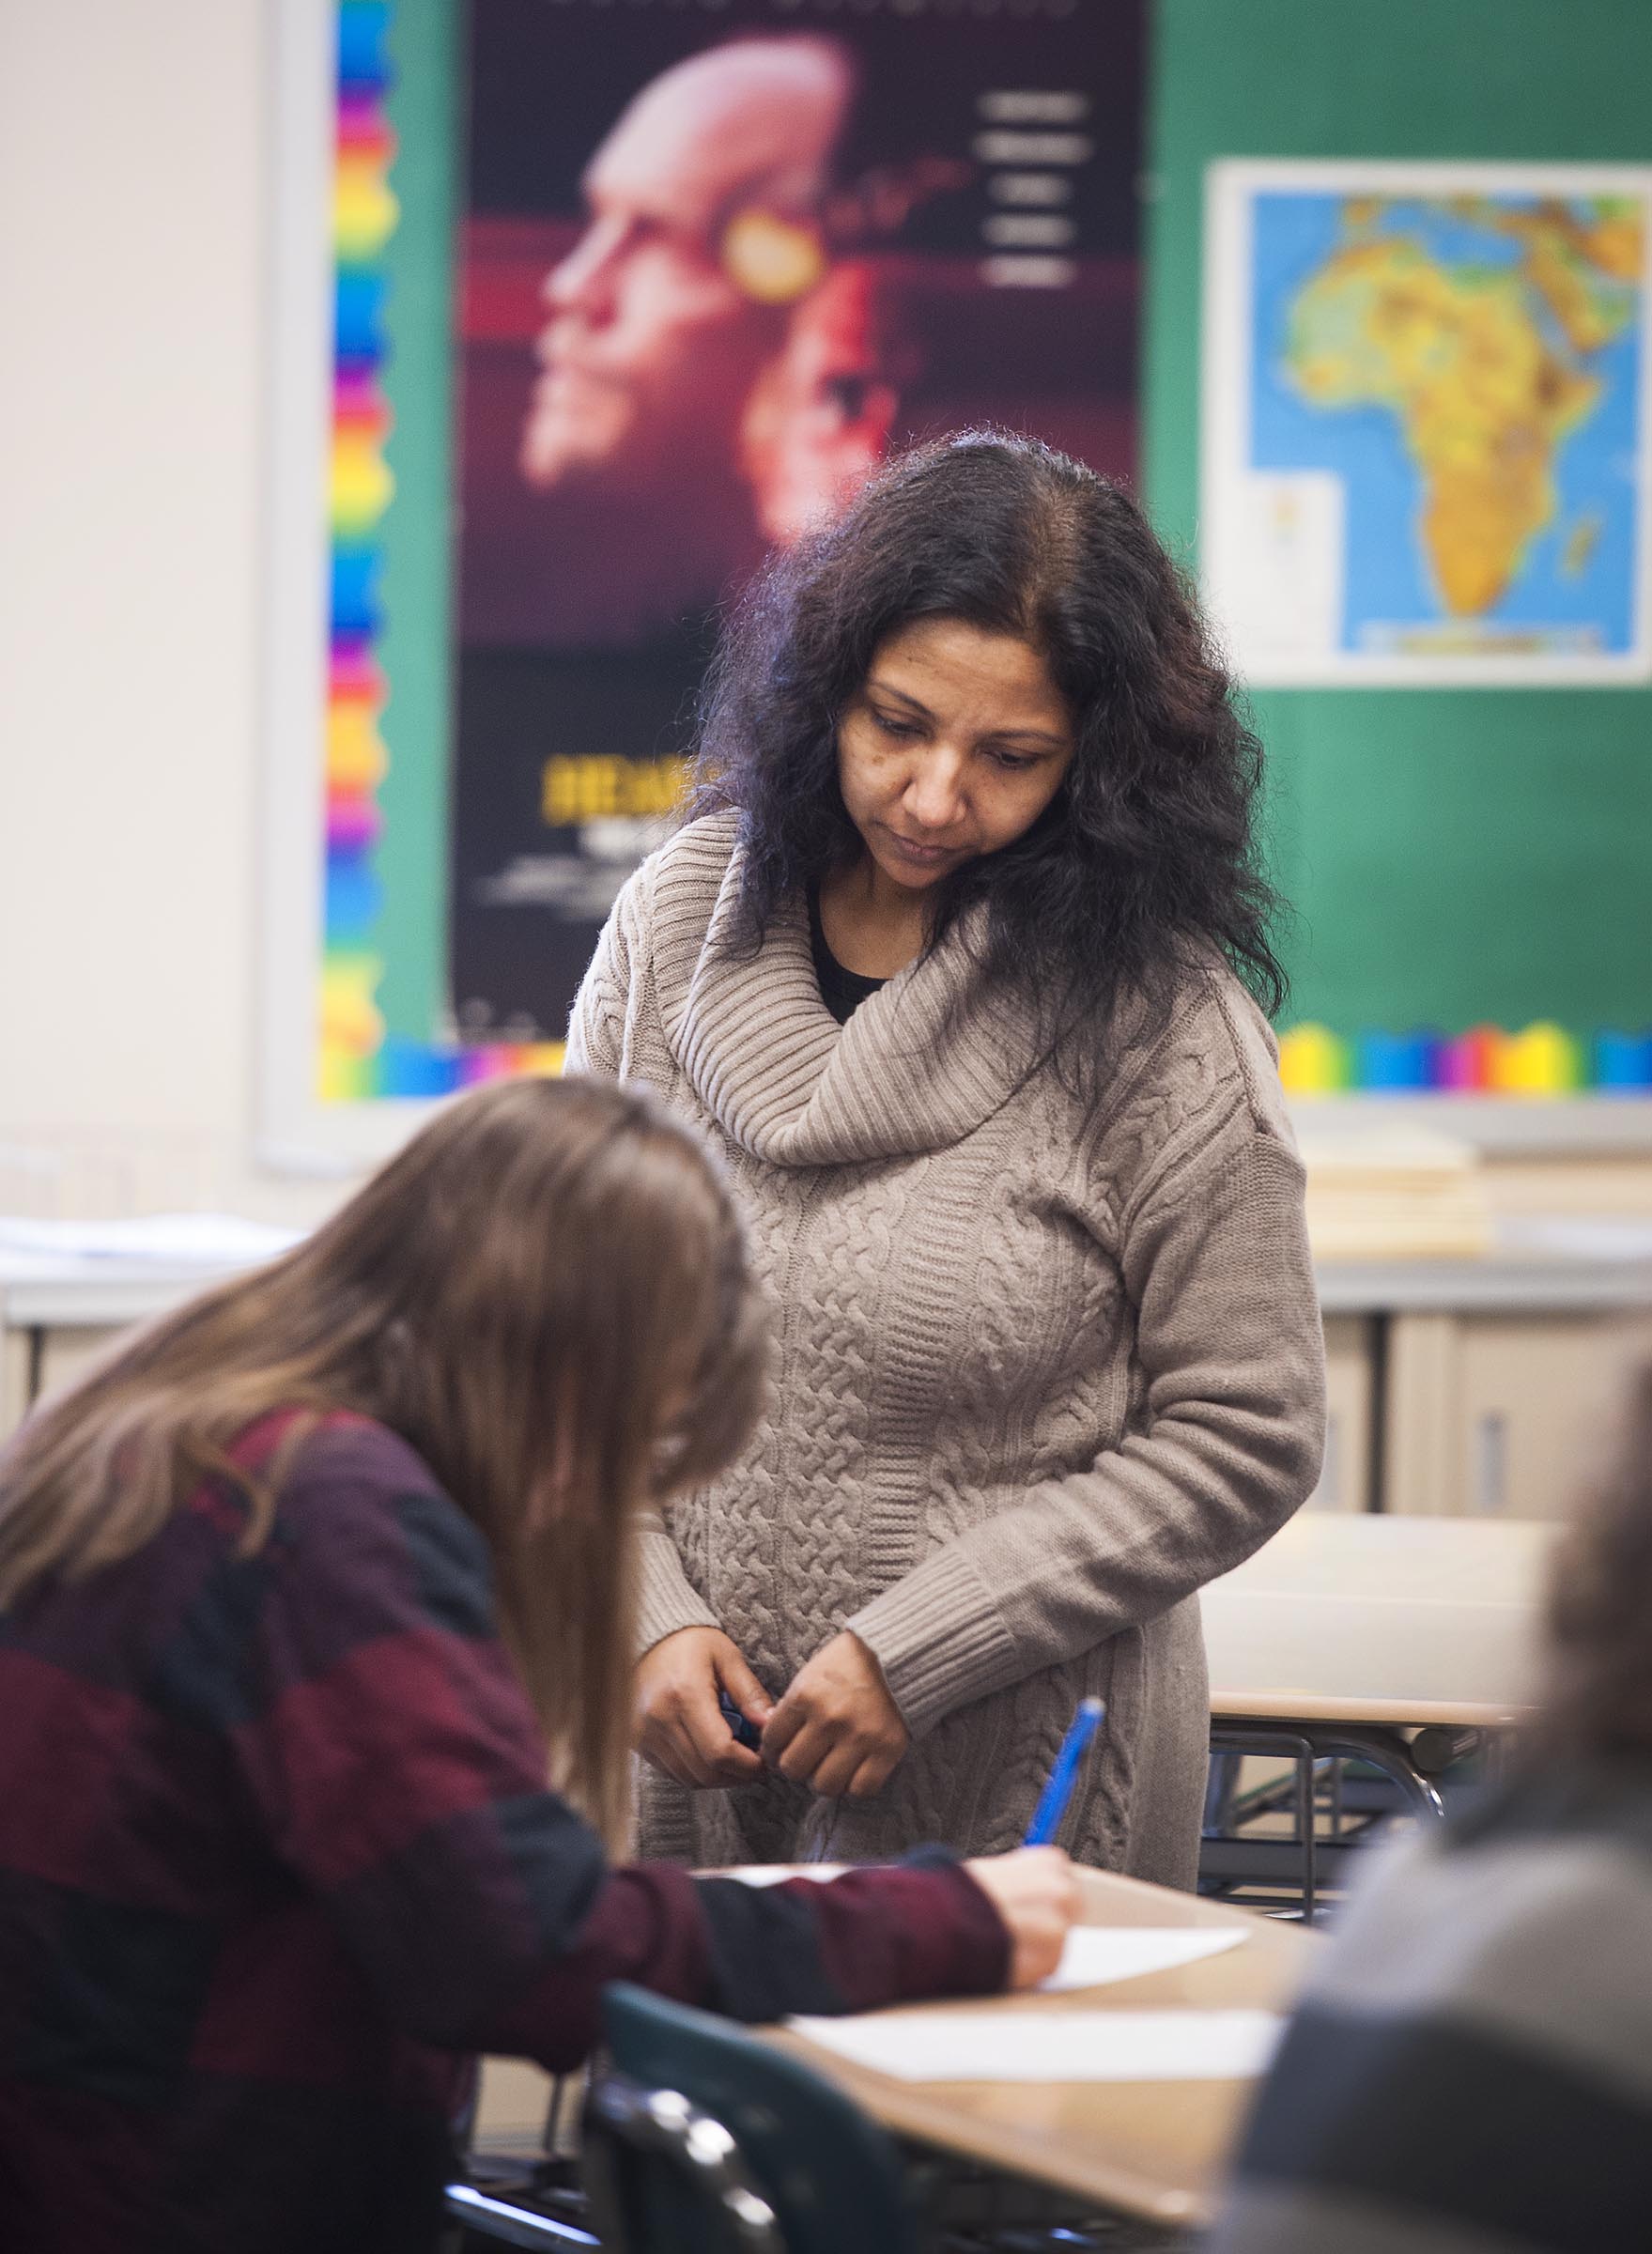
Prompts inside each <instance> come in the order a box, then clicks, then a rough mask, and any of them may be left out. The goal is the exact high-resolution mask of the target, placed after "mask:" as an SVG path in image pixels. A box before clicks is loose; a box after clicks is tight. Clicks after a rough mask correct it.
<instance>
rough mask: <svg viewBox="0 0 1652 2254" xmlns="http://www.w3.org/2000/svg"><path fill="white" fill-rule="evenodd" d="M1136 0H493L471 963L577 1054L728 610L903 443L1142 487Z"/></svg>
mask: <svg viewBox="0 0 1652 2254" xmlns="http://www.w3.org/2000/svg"><path fill="white" fill-rule="evenodd" d="M1142 7H1143V0H994V4H993V5H990V6H988V5H986V4H985V0H971V5H970V6H969V7H968V8H967V9H966V8H965V7H964V6H963V5H961V0H871V4H870V5H867V4H865V0H862V5H859V6H857V7H856V8H854V9H853V10H849V9H843V8H835V7H832V8H828V6H827V5H826V0H813V4H812V5H811V4H810V0H729V4H727V5H724V6H721V7H718V8H712V7H711V6H710V5H709V4H708V5H707V6H704V7H702V8H689V7H687V6H683V5H672V4H670V0H472V4H471V8H470V9H469V12H468V17H467V30H466V35H465V36H466V39H467V44H468V55H467V60H468V88H469V96H468V100H469V115H468V133H467V149H468V159H467V172H466V196H465V210H464V218H463V224H462V229H461V237H460V262H461V263H460V276H459V281H460V307H461V313H460V322H461V337H460V354H461V361H460V369H459V377H460V381H459V407H458V430H457V440H458V454H459V471H458V475H459V502H460V507H459V514H458V526H459V530H458V553H457V558H456V564H457V587H458V608H459V644H460V646H459V658H458V709H457V724H456V731H455V768H454V777H453V785H454V789H453V818H452V833H451V834H452V868H451V875H452V910H451V930H450V972H451V991H452V1001H453V1008H454V1015H455V1022H456V1027H457V1030H458V1033H459V1036H460V1038H461V1039H462V1040H465V1041H469V1042H477V1041H489V1040H493V1041H498V1040H503V1041H516V1040H522V1041H533V1040H550V1041H555V1040H558V1039H560V1037H561V1034H562V1031H563V1028H564V1024H565V1022H566V1016H567V1011H568V1006H569V1003H570V1001H571V999H572V996H573V994H574V991H575V988H576V986H577V984H578V981H579V975H580V973H581V971H582V970H583V968H584V965H585V963H586V961H587V959H588V957H589V955H590V952H591V949H592V947H593V945H594V940H595V937H596V934H597V932H598V930H599V929H600V926H601V923H602V920H603V919H604V917H605V916H606V914H607V912H608V909H609V907H610V905H611V903H612V901H613V898H614V895H615V894H616V892H617V891H618V889H619V888H620V886H621V885H622V884H623V883H624V881H625V877H626V875H627V874H628V873H629V872H630V871H631V869H633V868H634V867H635V866H636V864H637V861H638V860H639V859H640V858H641V856H642V855H643V853H645V852H646V851H647V850H648V849H649V848H650V846H651V845H652V844H653V843H654V842H655V841H656V840H657V839H658V838H659V836H661V835H662V834H663V831H664V828H665V826H666V825H667V823H668V822H669V819H670V814H671V809H672V805H673V803H674V801H675V799H676V796H677V794H678V790H679V787H680V783H681V779H682V765H681V762H682V759H683V758H684V756H685V755H686V753H687V750H688V749H690V747H691V742H692V731H693V713H694V701H695V694H696V690H697V687H698V685H699V682H700V679H701V677H702V673H703V671H704V667H705V663H706V660H707V657H708V655H709V652H710V649H711V646H712V642H713V641H714V640H715V632H716V622H717V618H718V613H719V610H720V609H721V608H722V607H723V606H726V605H727V604H728V603H730V602H731V601H733V600H734V599H736V598H737V596H738V594H739V592H740V589H741V588H742V586H743V585H744V584H745V583H746V581H747V580H748V579H749V577H750V575H751V574H752V572H753V571H754V570H755V569H756V568H757V566H758V565H759V564H760V563H761V561H762V559H763V557H764V554H765V553H767V552H768V551H769V550H770V549H771V548H773V547H774V546H775V545H776V544H778V543H784V542H788V541H791V540H794V539H795V538H796V537H797V535H798V534H799V533H800V532H801V531H803V530H804V529H805V528H806V527H807V526H809V525H810V524H811V522H813V521H815V520H817V519H818V518H820V517H822V516H823V515H826V514H829V512H831V511H832V510H834V509H837V508H840V507H841V505H842V504H843V502H845V501H846V500H847V499H848V498H850V497H851V496H852V495H853V494H854V493H855V491H856V490H857V487H858V486H860V485H861V484H862V483H863V482H864V481H865V479H866V478H867V477H868V476H869V475H870V474H871V473H872V471H873V470H874V469H875V468H876V466H877V464H878V462H879V461H880V460H881V459H882V458H883V457H884V456H885V455H886V454H888V451H889V450H890V449H891V448H892V447H895V446H898V445H901V444H903V443H905V442H907V441H908V440H912V439H916V438H921V437H924V436H927V435H930V434H933V433H934V432H937V431H941V430H946V429H950V428H956V427H959V426H962V425H978V424H981V423H995V424H999V425H1009V426H1011V427H1012V428H1014V429H1017V430H1025V431H1029V432H1032V433H1035V434H1036V435H1038V436H1039V437H1042V438H1045V439H1047V440H1050V441H1052V442H1053V443H1054V444H1056V445H1058V446H1060V447H1062V448H1064V449H1066V450H1067V451H1069V452H1071V453H1073V454H1075V455H1079V456H1081V457H1082V458H1083V459H1085V460H1087V461H1088V462H1090V463H1091V464H1092V465H1093V466H1094V467H1095V468H1097V469H1099V470H1102V471H1108V472H1110V473H1113V474H1116V475H1120V476H1124V477H1127V478H1128V477H1132V476H1133V475H1134V473H1135V438H1136V432H1135V401H1136V349H1137V297H1138V274H1139V261H1138V241H1139V234H1140V219H1139V208H1140V207H1139V198H1140V168H1141V162H1142V159H1141V143H1142V115H1141V113H1142V99H1143V96H1142V89H1143V57H1142V21H1141V17H1142Z"/></svg>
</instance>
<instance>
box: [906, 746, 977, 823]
mask: <svg viewBox="0 0 1652 2254" xmlns="http://www.w3.org/2000/svg"><path fill="white" fill-rule="evenodd" d="M963 780H964V763H963V761H962V760H961V759H960V758H959V757H958V755H957V754H956V753H955V752H953V751H951V750H949V749H946V748H945V747H932V748H930V749H926V750H925V751H924V752H923V753H922V754H921V755H920V757H919V762H918V765H917V768H916V769H915V771H914V773H913V776H912V779H911V780H910V781H909V782H908V783H907V785H906V811H907V813H908V814H909V815H910V817H911V818H912V820H913V821H914V822H918V823H920V824H921V825H922V826H923V827H924V828H925V829H950V828H951V827H952V826H953V825H954V824H955V823H956V822H957V819H958V816H959V814H960V813H961V812H962V811H963V803H964V793H963Z"/></svg>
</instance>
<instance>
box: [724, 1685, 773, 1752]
mask: <svg viewBox="0 0 1652 2254" xmlns="http://www.w3.org/2000/svg"><path fill="white" fill-rule="evenodd" d="M717 1703H718V1712H719V1713H720V1714H721V1715H722V1718H723V1720H724V1721H726V1722H727V1723H728V1725H729V1727H730V1729H731V1730H733V1733H734V1743H735V1744H736V1745H744V1746H746V1747H748V1748H749V1750H750V1751H751V1752H756V1751H757V1749H758V1747H759V1746H760V1745H761V1744H762V1742H763V1732H762V1731H761V1730H760V1729H759V1728H758V1726H757V1724H756V1723H755V1722H754V1721H747V1719H746V1717H745V1715H744V1714H742V1713H741V1711H740V1709H739V1707H738V1706H736V1705H735V1704H734V1702H733V1699H732V1698H731V1697H730V1696H729V1694H728V1692H727V1691H718V1694H717Z"/></svg>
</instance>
